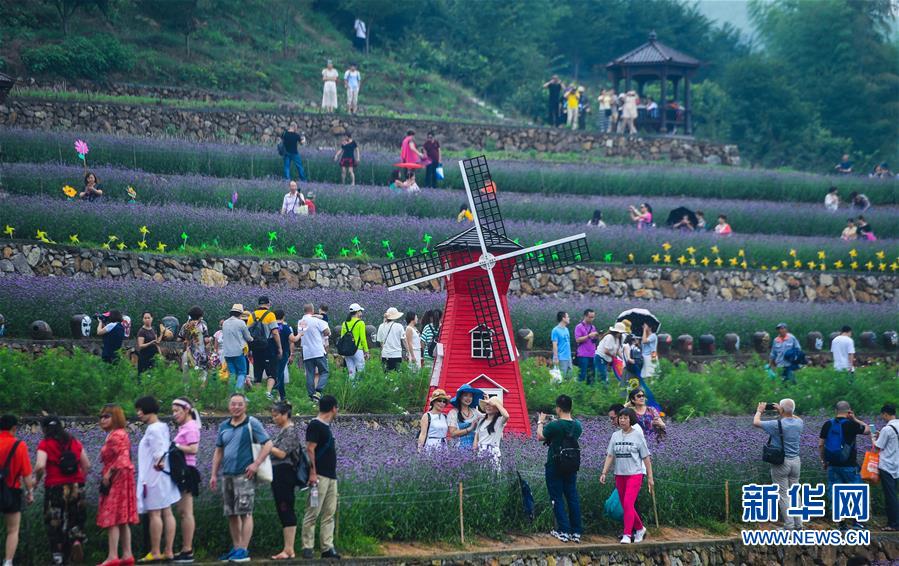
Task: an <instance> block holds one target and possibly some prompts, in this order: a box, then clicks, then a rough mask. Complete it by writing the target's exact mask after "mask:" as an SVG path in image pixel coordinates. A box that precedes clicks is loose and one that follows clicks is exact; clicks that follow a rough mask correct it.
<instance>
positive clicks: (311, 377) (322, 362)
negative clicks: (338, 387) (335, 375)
mask: <svg viewBox="0 0 899 566" xmlns="http://www.w3.org/2000/svg"><path fill="white" fill-rule="evenodd" d="M303 369H305V370H306V392H307V393H308V394H309V397H312V396H313V395H315V394H316V393H321V392H322V391H324V389H325V386H326V385H328V358H326V357H324V356H322V357H321V358H312V359H311V360H303ZM316 369H317V370H318V386H316V385H315V370H316Z"/></svg>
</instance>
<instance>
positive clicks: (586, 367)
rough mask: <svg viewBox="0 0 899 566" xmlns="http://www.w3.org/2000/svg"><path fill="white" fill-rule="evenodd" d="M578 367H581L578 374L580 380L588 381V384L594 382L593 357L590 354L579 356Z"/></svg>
mask: <svg viewBox="0 0 899 566" xmlns="http://www.w3.org/2000/svg"><path fill="white" fill-rule="evenodd" d="M576 361H577V367H578V368H580V370H581V371H580V372H579V373H578V374H577V380H578V381H584V380H586V381H587V385H592V384H593V358H591V357H588V356H578V357H577V359H576Z"/></svg>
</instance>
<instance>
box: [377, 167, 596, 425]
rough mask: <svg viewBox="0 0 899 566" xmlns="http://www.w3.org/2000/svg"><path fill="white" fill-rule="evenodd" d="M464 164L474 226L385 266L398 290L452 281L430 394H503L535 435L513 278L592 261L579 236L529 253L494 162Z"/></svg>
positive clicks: (513, 421) (515, 418) (516, 421)
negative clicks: (514, 235) (513, 229)
mask: <svg viewBox="0 0 899 566" xmlns="http://www.w3.org/2000/svg"><path fill="white" fill-rule="evenodd" d="M459 167H460V169H461V170H462V179H463V181H464V183H465V190H466V192H467V193H468V203H469V205H470V208H471V212H472V215H473V216H474V226H473V227H472V228H469V229H468V230H465V231H463V232H460V233H459V234H456V235H455V236H453V237H452V238H450V239H448V240H446V241H444V242H442V243H440V244H438V245H437V246H436V248H435V251H434V252H432V253H430V254H424V255H420V256H414V257H409V258H405V259H402V260H399V261H395V262H393V263H389V264H386V265H384V266H383V267H382V268H381V269H382V272H383V274H384V280H385V281H386V282H387V288H388V289H389V290H391V291H392V290H395V289H402V288H403V287H409V286H411V285H417V284H419V283H424V282H427V281H431V280H433V279H439V278H444V277H445V278H446V308H445V309H444V315H443V321H442V323H441V330H440V336H439V338H438V343H437V346H436V351H435V353H434V369H433V372H432V373H431V389H432V390H433V388H435V387H440V388H442V389H445V390H446V391H448V392H450V393H452V392H454V391H456V390H457V389H458V388H459V387H461V386H462V385H465V384H470V385H471V386H472V387H476V388H478V389H482V390H484V392H485V394H486V395H487V396H488V397H492V396H495V395H499V396H500V397H501V398H502V400H503V405H504V406H505V407H506V409H507V410H508V411H509V417H510V419H509V424H508V425H507V427H506V428H507V430H510V431H515V432H519V433H523V434H527V435H530V434H531V427H530V422H529V418H528V412H527V403H526V401H525V397H524V389H523V387H522V383H521V370H520V369H519V367H518V352H517V350H516V349H515V344H514V341H513V339H512V320H511V318H510V317H509V306H508V301H507V299H506V293H507V292H508V290H509V283H510V282H511V280H512V278H513V277H520V278H527V277H531V276H533V275H535V274H536V273H539V272H541V271H547V270H551V269H557V268H560V267H564V266H566V265H571V264H573V263H575V262H578V261H583V260H588V259H589V258H590V254H589V251H588V249H587V239H586V236H585V235H584V234H578V235H576V236H570V237H568V238H562V239H560V240H556V241H553V242H549V243H546V244H540V245H536V246H532V247H529V248H523V247H522V246H520V245H518V244H517V243H515V242H513V241H512V240H510V239H509V238H508V237H506V228H505V226H503V219H502V215H501V214H500V212H499V206H498V204H497V202H496V196H497V193H496V190H495V187H496V185H495V184H494V183H493V181H492V179H491V178H490V171H489V169H488V168H487V159H486V158H485V157H483V156H481V157H475V158H473V159H466V160H463V161H460V162H459ZM429 393H430V391H429Z"/></svg>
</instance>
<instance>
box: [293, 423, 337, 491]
mask: <svg viewBox="0 0 899 566" xmlns="http://www.w3.org/2000/svg"><path fill="white" fill-rule="evenodd" d="M332 444H334V435H333V434H329V435H328V441H327V442H325V443H324V445H322V446H317V447H316V448H315V461H316V462H318V459H319V458H321V455H322V454H324V453H325V452H327V451H328V449H329V448H331V445H332ZM311 470H312V462H310V461H309V453H308V452H306V446H305V445H304V446H303V447H302V448H300V461H299V462H298V463H297V473H296V480H297V481H296V487H298V488H300V489H301V490H304V489H308V488H310V487H312V486H310V485H309V472H310V471H311Z"/></svg>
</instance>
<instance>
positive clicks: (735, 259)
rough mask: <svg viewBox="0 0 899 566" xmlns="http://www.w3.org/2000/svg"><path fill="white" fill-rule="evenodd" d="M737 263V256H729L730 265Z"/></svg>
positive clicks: (734, 265) (733, 265)
mask: <svg viewBox="0 0 899 566" xmlns="http://www.w3.org/2000/svg"><path fill="white" fill-rule="evenodd" d="M738 263H739V261H738V260H737V258H735V257H732V258H730V265H731V267H736V266H737V264H738Z"/></svg>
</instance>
